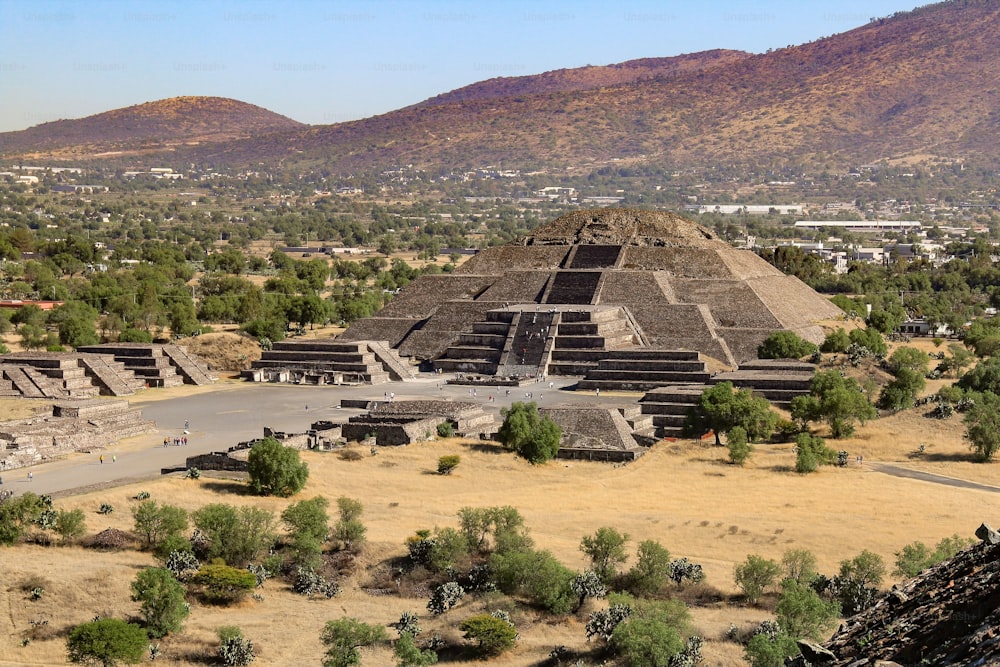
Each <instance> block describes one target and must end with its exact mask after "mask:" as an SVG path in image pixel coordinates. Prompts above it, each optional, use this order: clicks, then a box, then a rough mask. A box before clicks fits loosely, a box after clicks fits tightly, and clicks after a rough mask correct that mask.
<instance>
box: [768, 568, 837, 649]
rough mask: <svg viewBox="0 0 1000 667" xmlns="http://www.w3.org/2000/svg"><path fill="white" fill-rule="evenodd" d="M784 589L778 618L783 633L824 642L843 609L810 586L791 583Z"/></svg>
mask: <svg viewBox="0 0 1000 667" xmlns="http://www.w3.org/2000/svg"><path fill="white" fill-rule="evenodd" d="M781 586H782V591H781V597H780V598H779V599H778V605H777V607H775V614H776V615H777V617H778V625H779V626H780V627H781V629H782V631H783V632H785V633H787V634H788V635H789V636H791V637H793V638H795V639H802V638H805V637H808V638H810V639H813V640H819V639H821V638H822V636H823V633H824V632H826V631H827V630H828V629H829V628H830V627H832V626H833V624H834V623H835V622H836V619H837V615H838V614H839V613H840V605H838V604H837V603H836V602H835V601H832V600H831V601H824V600H823V599H821V598H820V596H819V595H818V594H817V593H816V591H814V590H813V589H812V588H810V587H809V586H804V585H802V584H799V583H796V582H795V581H793V580H790V579H788V580H785V582H784V583H783V584H782V585H781Z"/></svg>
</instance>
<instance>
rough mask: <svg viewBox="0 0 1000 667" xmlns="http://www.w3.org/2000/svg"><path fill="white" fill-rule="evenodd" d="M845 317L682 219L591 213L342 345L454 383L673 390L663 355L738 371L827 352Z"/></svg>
mask: <svg viewBox="0 0 1000 667" xmlns="http://www.w3.org/2000/svg"><path fill="white" fill-rule="evenodd" d="M840 314H841V311H840V310H839V309H838V308H837V307H836V306H834V305H833V304H831V303H830V302H829V301H828V300H827V299H825V298H823V297H822V296H820V295H819V294H817V293H816V292H814V291H813V290H812V289H811V288H809V287H808V286H807V285H805V284H804V283H803V282H802V281H800V280H799V279H798V278H795V277H793V276H787V275H785V274H783V273H781V272H780V271H779V270H778V269H776V268H774V267H773V266H771V265H770V264H768V263H767V262H765V261H764V260H763V259H761V258H760V257H758V256H757V255H755V254H754V253H752V252H750V251H746V250H738V249H736V248H733V247H732V246H730V245H729V244H727V243H726V242H724V241H722V240H720V239H719V238H717V237H716V236H715V234H713V233H712V232H711V231H709V230H708V229H706V228H705V227H702V226H701V225H698V224H695V223H693V222H691V221H689V220H686V219H684V218H682V217H680V216H678V215H675V214H673V213H668V212H662V211H646V210H640V209H593V210H584V211H576V212H573V213H569V214H567V215H563V216H561V217H559V218H557V219H556V220H553V221H552V222H550V223H548V224H545V225H542V226H540V227H538V228H536V229H535V230H534V231H533V233H531V234H530V235H528V236H525V237H523V238H521V239H519V240H517V241H515V242H513V243H510V244H508V245H505V246H500V247H495V248H490V249H487V250H483V251H481V252H480V253H478V254H477V255H476V256H474V257H472V258H471V259H470V260H468V261H467V262H466V263H465V264H463V265H462V266H461V267H459V268H458V269H457V270H456V271H454V272H453V273H450V274H440V275H432V276H422V277H420V278H418V279H417V280H415V281H414V282H412V283H411V284H410V285H408V286H407V287H406V288H404V289H403V290H402V291H401V292H400V294H399V295H397V296H396V298H394V299H393V300H392V301H391V302H390V303H389V304H388V305H386V307H385V308H383V309H382V310H381V311H380V312H379V313H377V314H376V315H375V316H374V317H370V318H366V319H362V320H359V321H357V322H355V323H354V324H352V325H351V326H350V327H349V328H348V329H347V331H345V332H344V333H343V334H341V336H340V339H342V340H367V339H372V340H388V342H389V344H390V345H391V346H392V347H394V348H396V349H398V351H399V353H400V354H401V355H404V356H409V357H414V358H417V359H420V360H431V361H432V362H433V363H434V364H435V366H437V367H438V368H442V369H444V370H448V371H463V370H465V371H469V372H474V373H485V374H510V375H533V374H535V373H537V374H543V373H545V372H548V373H549V374H553V375H554V374H568V375H574V374H576V375H586V374H587V373H588V372H589V371H594V370H595V369H596V368H597V365H598V364H599V363H603V364H604V365H605V366H607V367H609V369H613V368H614V367H618V366H625V365H628V364H629V363H636V364H643V365H644V368H647V369H649V372H650V373H659V374H660V375H658V376H657V378H659V379H664V378H667V377H668V376H669V375H670V374H671V373H674V374H676V373H679V372H681V365H682V364H684V363H690V362H689V361H686V360H687V357H684V356H683V355H681V356H678V355H676V354H674V355H670V354H659V353H657V352H656V351H689V352H696V353H700V355H703V356H705V357H709V358H711V359H714V360H716V361H717V362H719V363H721V364H723V365H726V366H730V367H735V366H738V365H739V364H740V363H742V362H745V361H748V360H750V359H755V358H756V356H757V355H756V351H757V347H758V346H759V345H760V343H761V342H762V341H763V340H764V339H765V338H766V337H767V336H769V335H770V334H771V333H773V332H775V331H780V330H788V331H794V332H795V333H797V334H798V335H799V336H801V337H803V338H805V339H807V340H810V341H812V342H815V343H819V342H822V340H823V331H822V330H821V329H820V327H819V326H817V324H816V322H817V321H818V320H822V319H827V318H831V317H836V316H837V315H840ZM640 350H641V351H642V354H640V355H638V356H636V355H633V354H632V352H633V351H635V352H638V351H640ZM633 357H635V359H633ZM630 359H632V361H630ZM677 379H678V380H680V378H677Z"/></svg>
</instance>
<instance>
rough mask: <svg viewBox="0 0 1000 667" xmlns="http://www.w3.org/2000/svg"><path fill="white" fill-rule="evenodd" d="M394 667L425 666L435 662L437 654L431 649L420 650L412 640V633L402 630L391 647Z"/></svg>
mask: <svg viewBox="0 0 1000 667" xmlns="http://www.w3.org/2000/svg"><path fill="white" fill-rule="evenodd" d="M393 654H394V655H395V656H396V667H426V666H427V665H433V664H435V663H437V661H438V656H437V653H435V652H434V651H433V650H432V649H424V650H421V649H420V648H419V647H418V646H417V643H416V642H415V641H414V640H413V635H412V634H411V633H409V632H404V633H402V634H401V635H400V636H399V639H397V640H396V645H395V646H394V647H393Z"/></svg>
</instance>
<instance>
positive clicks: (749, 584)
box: [733, 554, 781, 605]
mask: <svg viewBox="0 0 1000 667" xmlns="http://www.w3.org/2000/svg"><path fill="white" fill-rule="evenodd" d="M780 572H781V566H779V565H778V564H777V563H776V562H775V561H773V560H770V559H767V558H762V557H761V556H758V555H756V554H750V555H749V556H747V559H746V560H745V561H743V562H742V563H739V564H737V565H736V567H735V568H734V569H733V577H734V579H735V580H736V585H737V586H739V587H740V590H741V591H743V594H744V595H745V596H746V598H747V602H749V603H750V604H752V605H756V604H757V603H758V602H759V601H760V596H761V595H763V594H764V591H765V590H766V589H767V588H768V587H770V586H772V585H774V582H775V581H776V580H777V579H778V574H779V573H780Z"/></svg>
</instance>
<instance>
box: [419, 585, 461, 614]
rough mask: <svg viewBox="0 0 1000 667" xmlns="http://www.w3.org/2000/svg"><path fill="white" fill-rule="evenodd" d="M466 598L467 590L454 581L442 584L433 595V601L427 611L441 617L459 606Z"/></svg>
mask: <svg viewBox="0 0 1000 667" xmlns="http://www.w3.org/2000/svg"><path fill="white" fill-rule="evenodd" d="M463 597H465V589H464V588H462V587H461V586H459V585H458V583H456V582H454V581H449V582H447V583H444V584H441V585H440V586H438V587H437V588H435V589H434V592H433V593H431V599H430V600H429V601H428V602H427V611H429V612H431V613H432V614H434V615H435V616H440V615H441V614H443V613H445V612H446V611H448V610H450V609H451V608H452V607H454V606H455V605H457V604H458V603H459V602H461V601H462V598H463Z"/></svg>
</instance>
